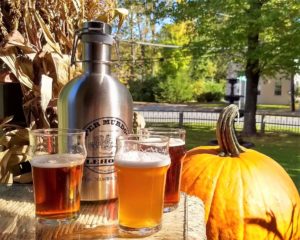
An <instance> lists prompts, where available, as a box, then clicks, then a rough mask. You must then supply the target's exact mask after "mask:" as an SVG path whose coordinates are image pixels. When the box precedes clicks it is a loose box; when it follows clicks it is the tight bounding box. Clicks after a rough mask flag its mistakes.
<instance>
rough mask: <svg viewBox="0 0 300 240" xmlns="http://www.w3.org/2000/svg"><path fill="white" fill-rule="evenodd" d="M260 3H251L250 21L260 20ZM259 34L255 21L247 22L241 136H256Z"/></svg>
mask: <svg viewBox="0 0 300 240" xmlns="http://www.w3.org/2000/svg"><path fill="white" fill-rule="evenodd" d="M261 7H262V3H261V2H260V1H252V2H251V4H250V9H249V13H250V15H251V16H250V19H251V20H254V19H255V20H257V19H259V18H260V16H261V13H260V10H261ZM259 32H260V29H259V27H258V25H256V24H255V21H249V26H248V48H247V61H246V71H245V72H246V78H247V83H246V102H245V112H244V127H243V135H245V136H252V135H255V134H256V118H255V117H256V105H257V93H258V82H259V77H260V65H259V57H258V56H257V50H258V48H259Z"/></svg>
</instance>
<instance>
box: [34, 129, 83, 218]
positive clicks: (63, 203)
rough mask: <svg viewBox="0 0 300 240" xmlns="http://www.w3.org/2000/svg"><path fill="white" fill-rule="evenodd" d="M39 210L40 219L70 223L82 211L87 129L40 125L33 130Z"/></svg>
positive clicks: (35, 183)
mask: <svg viewBox="0 0 300 240" xmlns="http://www.w3.org/2000/svg"><path fill="white" fill-rule="evenodd" d="M29 136H30V153H31V156H32V159H31V167H32V177H33V188H34V201H35V213H36V217H37V219H38V222H40V223H46V224H59V223H68V222H70V221H72V220H74V219H76V217H77V216H78V214H79V209H80V187H81V179H82V172H83V163H84V160H85V157H86V148H85V132H84V131H82V130H78V129H74V130H73V129H37V130H32V131H30V133H29Z"/></svg>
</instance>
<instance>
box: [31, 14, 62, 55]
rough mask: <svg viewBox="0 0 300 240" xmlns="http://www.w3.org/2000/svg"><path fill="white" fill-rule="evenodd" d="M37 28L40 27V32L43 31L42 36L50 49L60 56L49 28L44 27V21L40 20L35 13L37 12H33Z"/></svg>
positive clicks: (57, 45) (58, 48)
mask: <svg viewBox="0 0 300 240" xmlns="http://www.w3.org/2000/svg"><path fill="white" fill-rule="evenodd" d="M33 14H34V16H35V18H36V20H37V22H38V24H39V26H40V27H41V29H42V31H43V35H44V37H45V40H46V42H47V43H48V44H49V45H50V46H51V47H52V49H53V50H54V51H55V52H56V53H58V54H60V55H61V50H60V47H59V44H58V43H56V41H55V39H54V37H53V36H52V34H51V32H50V30H49V27H48V26H47V25H46V23H45V22H44V20H43V19H42V18H41V16H40V15H39V14H38V13H37V12H33Z"/></svg>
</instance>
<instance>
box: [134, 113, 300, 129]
mask: <svg viewBox="0 0 300 240" xmlns="http://www.w3.org/2000/svg"><path fill="white" fill-rule="evenodd" d="M137 112H139V113H140V114H141V115H142V116H143V117H144V119H145V121H146V123H147V124H149V125H161V124H170V125H172V126H179V127H182V126H193V125H195V126H211V127H214V126H216V122H217V120H218V117H219V111H201V112H200V111H161V110H160V111H148V110H138V111H137ZM243 124H244V118H243V117H241V118H237V121H236V124H235V126H236V127H237V128H242V127H243ZM256 124H257V125H256V127H257V130H258V131H259V132H262V133H263V132H285V133H295V134H300V115H285V114H278V113H270V112H261V113H258V114H257V115H256Z"/></svg>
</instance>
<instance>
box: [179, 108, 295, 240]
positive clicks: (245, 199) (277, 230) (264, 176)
mask: <svg viewBox="0 0 300 240" xmlns="http://www.w3.org/2000/svg"><path fill="white" fill-rule="evenodd" d="M237 113H238V108H237V107H236V106H235V105H230V106H228V107H226V108H225V109H224V110H223V112H222V113H221V114H220V117H219V120H218V123H217V140H218V145H219V146H204V147H196V148H194V149H192V150H190V151H189V152H188V153H187V155H186V157H185V158H184V160H183V161H184V162H183V172H182V187H181V190H182V191H184V192H187V193H188V194H191V195H196V196H198V197H199V198H200V199H202V200H203V201H204V203H205V220H206V231H207V237H208V239H209V240H217V239H218V240H262V239H264V240H265V239H270V240H271V239H272V240H299V239H300V198H299V193H298V191H297V189H296V187H295V185H294V183H293V181H292V180H291V178H290V177H289V175H288V174H287V173H286V171H285V170H284V169H283V168H282V167H281V166H280V165H279V164H278V163H276V162H275V161H274V160H272V159H271V158H269V157H268V156H266V155H264V154H262V153H259V152H257V151H255V150H251V149H245V148H243V147H242V146H240V145H239V143H238V141H237V138H236V136H235V132H234V118H235V117H236V115H237ZM287 157H290V156H287Z"/></svg>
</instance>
